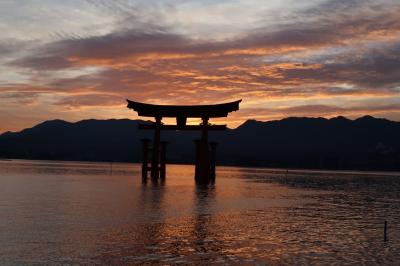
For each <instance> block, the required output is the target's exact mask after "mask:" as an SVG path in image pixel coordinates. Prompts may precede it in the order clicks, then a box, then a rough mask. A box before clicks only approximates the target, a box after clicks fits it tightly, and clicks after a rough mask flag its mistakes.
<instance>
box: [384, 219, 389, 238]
mask: <svg viewBox="0 0 400 266" xmlns="http://www.w3.org/2000/svg"><path fill="white" fill-rule="evenodd" d="M383 241H385V242H386V241H388V237H387V221H385V226H384V228H383Z"/></svg>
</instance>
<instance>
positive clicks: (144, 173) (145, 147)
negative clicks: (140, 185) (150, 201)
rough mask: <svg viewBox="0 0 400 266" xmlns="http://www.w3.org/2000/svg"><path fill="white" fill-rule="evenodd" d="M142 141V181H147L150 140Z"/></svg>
mask: <svg viewBox="0 0 400 266" xmlns="http://www.w3.org/2000/svg"><path fill="white" fill-rule="evenodd" d="M141 141H142V147H143V151H142V180H143V181H146V180H147V172H148V169H149V167H148V160H149V143H150V140H149V139H141Z"/></svg>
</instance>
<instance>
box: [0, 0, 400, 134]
mask: <svg viewBox="0 0 400 266" xmlns="http://www.w3.org/2000/svg"><path fill="white" fill-rule="evenodd" d="M88 3H89V4H90V5H89V6H92V7H94V8H95V9H96V10H97V11H96V12H100V13H101V12H103V13H102V14H107V16H109V18H108V19H105V21H112V27H109V30H108V32H106V33H99V34H97V35H93V34H90V33H88V34H77V35H74V34H65V35H63V34H61V35H59V39H57V40H47V41H44V42H40V43H39V44H35V45H33V44H31V43H29V45H26V46H24V47H23V48H21V46H20V47H18V46H13V45H10V44H9V43H7V42H5V41H1V40H0V54H2V53H3V54H10V55H12V56H9V57H8V58H7V60H3V61H2V62H1V66H0V67H3V68H4V69H8V71H11V70H13V71H14V70H15V71H17V72H18V73H19V75H20V76H23V77H24V78H23V80H24V82H21V78H20V79H19V80H18V77H16V78H7V77H4V78H1V76H0V81H1V83H0V84H1V85H0V102H3V103H4V102H7V106H8V107H7V108H8V109H7V111H8V112H10V111H12V110H13V109H12V108H15V107H12V106H17V105H18V104H21V103H24V102H30V103H31V105H34V106H35V108H37V110H42V111H43V115H42V117H43V118H44V119H47V118H51V117H49V116H46V114H45V113H44V112H45V110H49V109H50V110H54V112H53V113H54V114H63V115H70V116H73V117H74V118H77V117H79V118H88V117H89V116H90V115H93V113H92V112H90V111H88V110H91V109H95V108H97V109H101V108H104V112H105V113H104V114H102V115H104V116H106V115H107V114H109V116H115V115H116V111H112V112H110V110H111V109H110V108H111V107H115V108H119V107H120V106H122V105H119V103H121V104H122V103H123V101H124V99H125V98H132V99H136V100H140V101H147V102H155V103H161V104H162V103H165V104H167V103H168V104H171V103H173V104H195V103H213V102H221V101H227V100H233V99H237V98H243V100H244V101H243V105H242V106H243V107H242V109H243V112H241V114H242V115H236V116H235V117H233V120H234V121H236V122H234V124H235V125H237V124H238V123H240V121H243V120H245V119H248V118H253V117H257V118H258V119H261V120H265V119H270V118H276V117H280V116H281V117H283V116H287V115H291V116H295V115H296V114H298V115H302V116H319V115H324V116H331V115H333V114H340V112H342V113H343V114H350V115H363V114H367V113H368V114H378V115H380V116H384V117H390V118H392V119H397V120H400V115H399V114H400V109H399V104H400V96H399V92H400V78H399V77H400V21H399V20H398V17H400V4H398V3H396V1H389V0H381V1H378V2H377V1H356V0H352V1H338V0H335V1H323V2H321V3H318V1H315V3H314V4H313V5H311V6H307V7H305V8H304V7H302V8H301V9H300V8H299V9H298V10H293V11H292V13H291V14H289V15H287V19H286V20H283V19H277V20H276V21H277V22H276V23H273V22H271V21H265V20H264V19H263V18H262V17H261V14H260V18H259V20H258V22H257V23H255V22H254V21H256V20H254V19H252V20H251V21H252V22H251V23H255V24H256V25H253V24H249V25H245V26H244V27H243V28H246V30H245V31H241V29H239V28H238V29H229V32H230V34H229V35H228V36H226V37H221V38H216V37H215V36H214V34H213V29H212V27H210V28H209V32H210V34H205V33H204V25H203V24H202V26H201V27H202V31H201V32H203V34H202V35H201V36H200V37H199V36H198V35H199V34H198V33H199V31H195V30H194V31H193V32H192V33H190V32H186V33H185V31H184V30H182V29H183V28H182V27H179V25H177V23H176V21H179V19H178V18H175V19H171V17H172V18H173V17H174V15H176V14H182V12H181V11H182V10H189V9H187V7H185V9H183V7H182V5H181V4H179V3H178V2H174V1H170V2H165V3H161V4H158V5H156V4H154V5H147V4H145V2H143V3H138V4H137V5H132V4H129V3H127V2H124V1H117V2H107V1H88ZM190 4H193V3H190ZM240 4H241V3H239V4H238V5H240ZM193 6H195V5H194V4H193ZM248 6H251V5H248ZM207 8H216V7H215V6H212V5H211V7H208V6H207ZM282 8H284V6H282ZM214 10H215V9H214ZM261 10H263V12H266V11H265V10H268V9H267V8H266V7H265V6H264V7H263V8H261ZM219 12H221V11H219ZM248 13H251V14H255V13H256V12H255V11H254V12H253V11H251V12H250V11H249V12H248ZM193 14H195V12H194V13H193ZM220 15H221V16H224V14H223V12H222V13H221V14H220ZM263 15H268V14H263ZM270 15H273V14H270ZM155 18H157V19H155ZM186 18H187V16H186ZM249 21H250V20H249ZM215 25H219V24H218V22H215ZM191 28H193V29H194V28H196V25H193V24H192V25H191ZM187 29H188V28H187ZM187 29H186V31H187ZM21 49H22V50H23V51H24V52H23V53H18V51H20V50H21ZM371 101H373V102H374V104H375V105H374V106H371V104H370V103H371ZM33 103H34V104H33ZM357 106H358V107H357ZM375 106H378V107H379V108H378V107H376V108H375ZM389 107H390V108H389ZM32 108H33V107H32ZM3 109H4V108H3ZM82 110H84V111H82ZM65 111H67V113H65ZM38 112H39V113H40V111H38ZM128 115H130V114H129V113H128V112H127V111H126V110H121V111H120V112H117V116H121V117H122V116H128ZM22 116H23V115H22V114H21V117H22ZM18 127H21V126H10V128H18Z"/></svg>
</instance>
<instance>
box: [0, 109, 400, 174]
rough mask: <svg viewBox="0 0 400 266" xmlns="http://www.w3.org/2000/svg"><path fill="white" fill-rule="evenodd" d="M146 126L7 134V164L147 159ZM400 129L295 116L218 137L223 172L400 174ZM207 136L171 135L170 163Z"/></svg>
mask: <svg viewBox="0 0 400 266" xmlns="http://www.w3.org/2000/svg"><path fill="white" fill-rule="evenodd" d="M139 123H148V122H146V121H141V120H129V119H118V120H117V119H111V120H93V119H91V120H82V121H79V122H75V123H70V122H66V121H63V120H51V121H45V122H43V123H41V124H38V125H36V126H34V127H32V128H28V129H24V130H22V131H20V132H6V133H4V134H2V135H0V158H19V159H41V160H79V161H120V162H139V161H140V160H141V142H140V139H142V138H151V137H152V132H151V131H146V130H139V129H138V124H139ZM399 136H400V122H395V121H390V120H387V119H381V118H374V117H372V116H364V117H361V118H358V119H355V120H350V119H347V118H345V117H342V116H339V117H335V118H331V119H325V118H298V117H291V118H285V119H282V120H276V121H268V122H260V121H256V120H248V121H246V122H245V123H243V124H242V125H240V126H239V127H237V128H235V129H227V130H226V131H223V132H210V140H212V141H216V142H218V146H217V163H218V164H219V165H238V166H262V167H282V168H311V169H358V170H400V137H399ZM199 137H200V133H199V132H191V131H184V132H180V131H163V132H162V134H161V138H162V140H165V141H168V146H167V161H168V162H172V163H193V161H194V154H195V152H194V143H193V140H195V139H198V138H199Z"/></svg>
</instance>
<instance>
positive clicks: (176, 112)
mask: <svg viewBox="0 0 400 266" xmlns="http://www.w3.org/2000/svg"><path fill="white" fill-rule="evenodd" d="M126 101H127V102H128V106H127V107H128V108H130V109H133V110H134V111H136V112H138V115H139V116H149V117H195V118H197V117H200V118H203V117H207V118H211V117H227V116H228V114H229V113H230V112H233V111H237V110H239V103H240V102H241V101H242V100H238V101H234V102H229V103H220V104H209V105H157V104H148V103H141V102H135V101H130V100H128V99H127V100H126Z"/></svg>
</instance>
